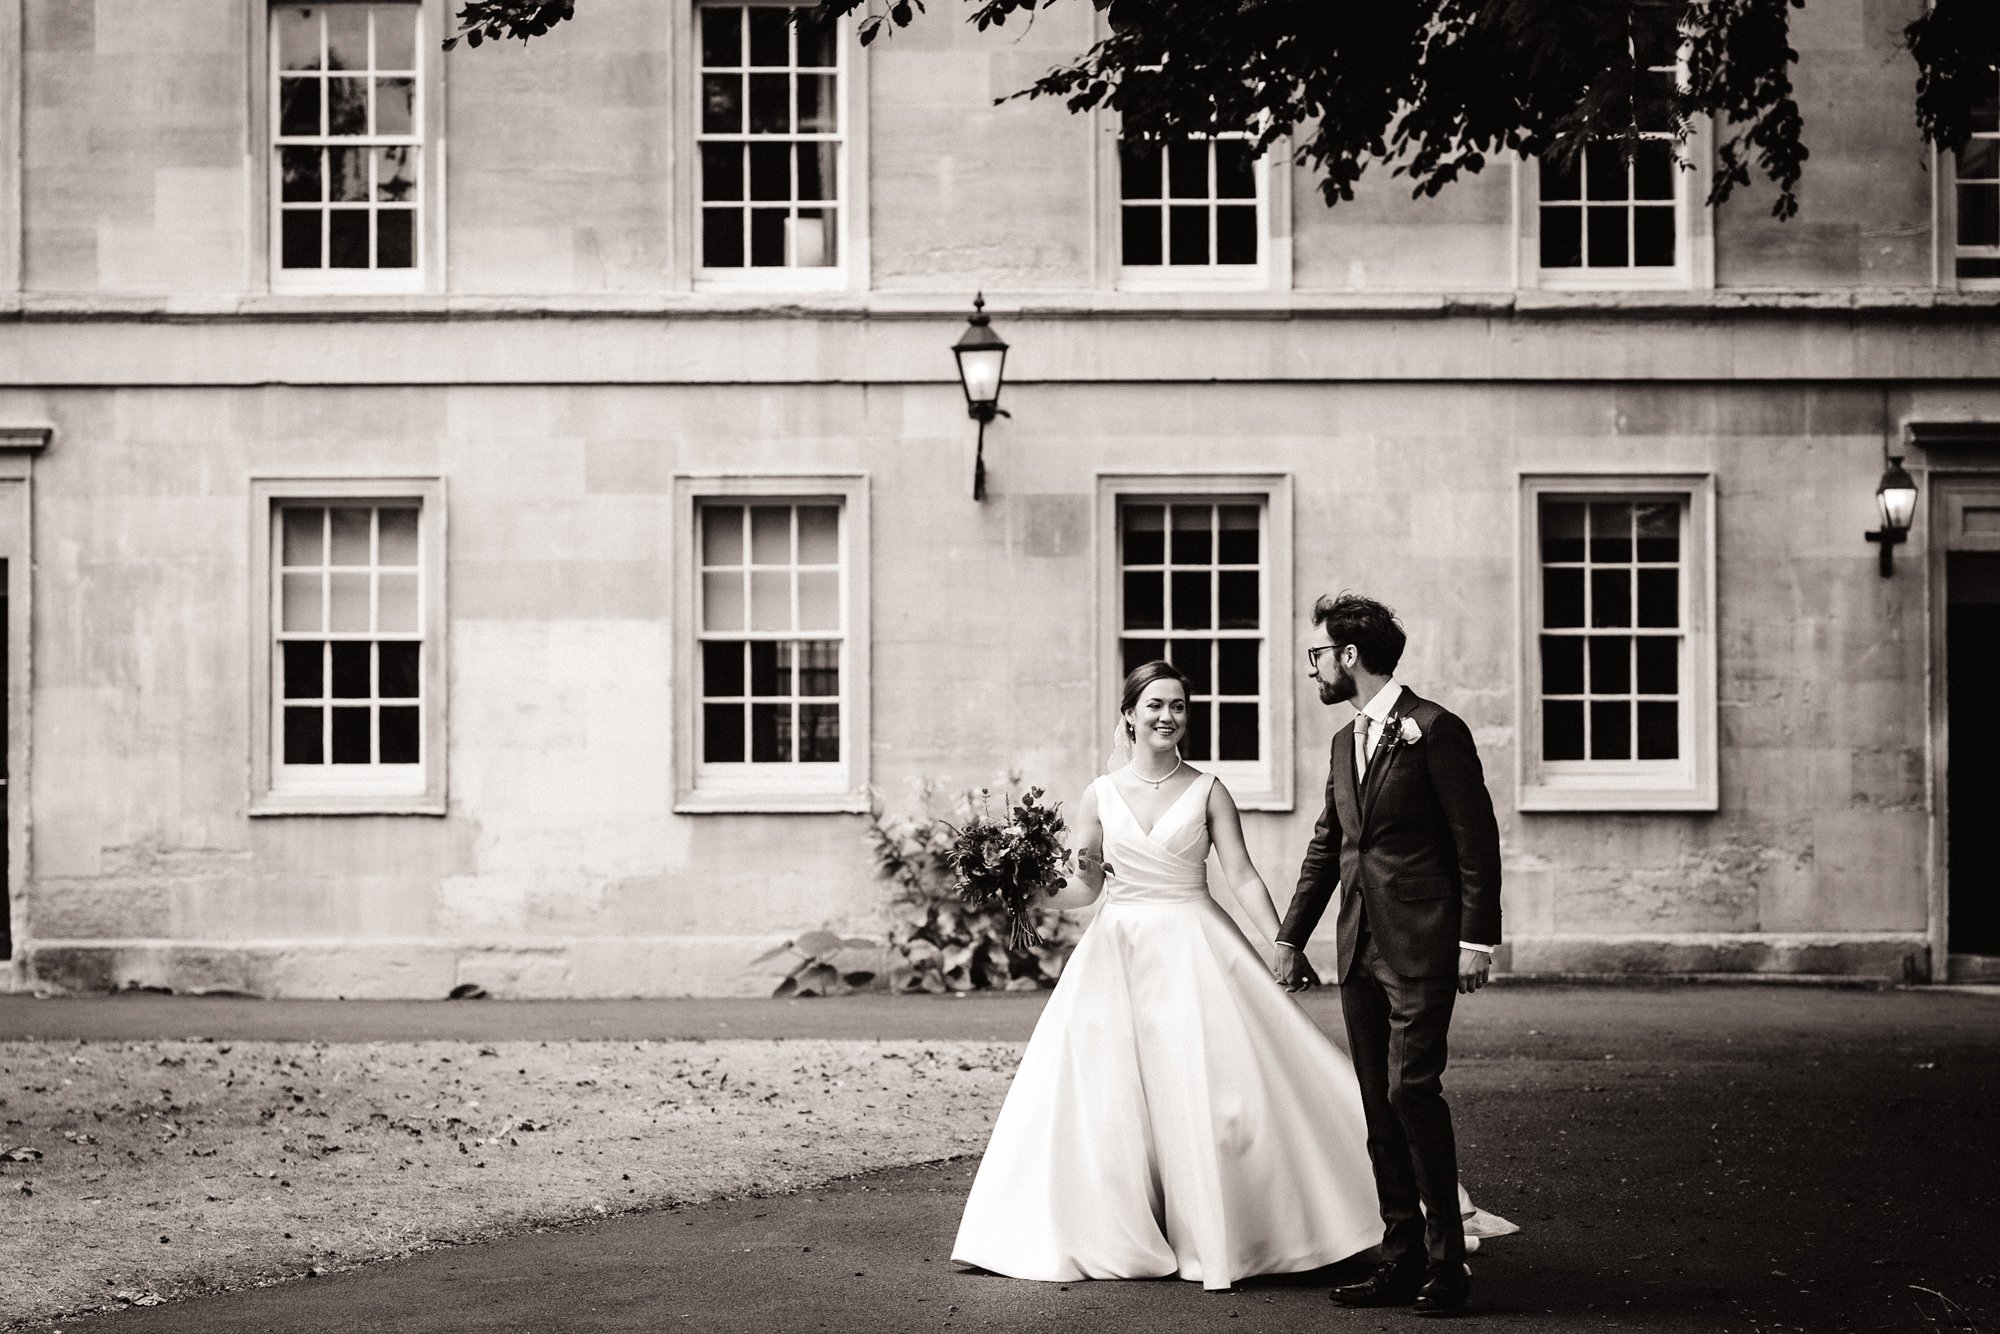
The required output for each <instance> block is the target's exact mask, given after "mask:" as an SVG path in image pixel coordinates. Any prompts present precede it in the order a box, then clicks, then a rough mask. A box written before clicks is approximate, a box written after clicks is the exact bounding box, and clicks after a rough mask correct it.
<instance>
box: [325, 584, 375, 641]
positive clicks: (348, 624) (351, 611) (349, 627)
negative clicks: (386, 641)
mask: <svg viewBox="0 0 2000 1334" xmlns="http://www.w3.org/2000/svg"><path fill="white" fill-rule="evenodd" d="M327 584H328V592H329V594H330V595H331V611H332V616H331V619H330V620H329V622H328V625H327V628H328V629H330V630H340V631H347V632H362V631H367V630H369V629H372V628H373V627H372V626H370V625H369V623H368V575H367V574H366V573H365V572H355V573H340V574H332V575H329V576H327Z"/></svg>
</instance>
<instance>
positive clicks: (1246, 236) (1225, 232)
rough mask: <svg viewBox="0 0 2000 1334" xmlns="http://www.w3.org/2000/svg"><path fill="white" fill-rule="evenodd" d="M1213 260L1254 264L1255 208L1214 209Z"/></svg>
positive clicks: (1255, 241) (1255, 250)
mask: <svg viewBox="0 0 2000 1334" xmlns="http://www.w3.org/2000/svg"><path fill="white" fill-rule="evenodd" d="M1215 262H1216V263H1217V264H1255V263H1256V262H1257V210H1256V209H1255V208H1244V207H1235V208H1218V209H1216V210H1215Z"/></svg>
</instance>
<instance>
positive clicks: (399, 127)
mask: <svg viewBox="0 0 2000 1334" xmlns="http://www.w3.org/2000/svg"><path fill="white" fill-rule="evenodd" d="M416 124H417V81H416V80H415V79H377V80H375V133H377V134H413V133H415V131H416Z"/></svg>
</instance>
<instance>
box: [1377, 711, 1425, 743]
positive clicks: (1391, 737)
mask: <svg viewBox="0 0 2000 1334" xmlns="http://www.w3.org/2000/svg"><path fill="white" fill-rule="evenodd" d="M1423 739H1424V729H1423V728H1421V727H1418V726H1417V720H1416V719H1415V718H1412V717H1410V716H1409V715H1408V714H1404V715H1403V716H1401V717H1396V716H1395V715H1393V714H1392V715H1391V716H1390V717H1389V718H1388V719H1387V720H1386V721H1385V722H1384V723H1383V726H1382V740H1381V742H1380V743H1378V744H1381V745H1385V746H1388V747H1390V748H1391V749H1394V748H1395V747H1397V746H1414V745H1416V744H1417V742H1419V741H1422V740H1423Z"/></svg>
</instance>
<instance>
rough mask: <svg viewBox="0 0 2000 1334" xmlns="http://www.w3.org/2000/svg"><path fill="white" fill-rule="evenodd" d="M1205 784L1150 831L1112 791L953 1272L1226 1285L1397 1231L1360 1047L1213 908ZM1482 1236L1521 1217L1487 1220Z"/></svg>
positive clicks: (1103, 791)
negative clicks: (1092, 873)
mask: <svg viewBox="0 0 2000 1334" xmlns="http://www.w3.org/2000/svg"><path fill="white" fill-rule="evenodd" d="M1214 781H1215V779H1214V776H1213V775H1211V774H1203V775H1201V776H1200V777H1198V778H1196V779H1195V781H1194V782H1193V783H1192V784H1190V785H1189V786H1188V787H1187V789H1186V790H1184V791H1183V792H1182V793H1181V794H1180V796H1179V798H1178V799H1177V800H1175V801H1174V802H1173V804H1172V805H1170V806H1169V807H1168V808H1167V810H1166V811H1165V813H1164V814H1162V815H1161V816H1160V819H1159V822H1158V823H1157V824H1156V825H1155V826H1154V827H1153V829H1152V830H1151V831H1150V832H1148V831H1147V830H1145V829H1143V828H1141V827H1140V824H1139V821H1138V817H1137V816H1135V815H1134V814H1133V813H1132V810H1131V808H1130V807H1129V806H1128V805H1127V804H1126V802H1125V799H1124V797H1123V796H1122V795H1121V794H1120V793H1119V791H1118V789H1117V787H1116V786H1114V785H1113V783H1112V782H1111V780H1110V779H1109V778H1108V777H1107V778H1099V779H1098V780H1097V782H1096V788H1097V803H1098V811H1099V814H1100V817H1101V819H1102V823H1103V828H1104V860H1105V862H1106V863H1107V864H1108V865H1109V866H1110V867H1112V868H1114V869H1113V871H1112V872H1111V873H1109V874H1107V875H1106V877H1105V881H1104V888H1103V893H1102V897H1101V900H1100V906H1099V909H1098V913H1097V918H1096V920H1095V921H1093V922H1092V923H1091V924H1090V928H1089V930H1087V931H1086V932H1085V933H1084V936H1083V939H1082V940H1081V941H1080V942H1078V944H1077V947H1076V950H1075V952H1074V953H1073V954H1072V955H1071V957H1070V961H1069V964H1068V966H1067V967H1065V968H1064V969H1063V973H1062V978H1061V980H1060V982H1059V983H1058V984H1057V986H1056V989H1055V992H1054V994H1053V995H1051V996H1050V998H1049V1002H1048V1005H1047V1007H1046V1008H1045V1009H1044V1010H1043V1012H1042V1016H1041V1020H1040V1022H1039V1023H1037V1024H1036V1026H1035V1031H1034V1035H1033V1036H1032V1037H1031V1038H1030V1039H1029V1041H1028V1046H1027V1049H1026V1050H1025V1051H1024V1052H1023V1053H1022V1056H1021V1066H1020V1069H1019V1071H1018V1072H1017V1073H1016V1074H1015V1076H1014V1083H1013V1085H1012V1087H1010V1088H1009V1089H1008V1091H1007V1098H1006V1101H1005V1103H1004V1104H1003V1105H1002V1106H1001V1108H1000V1115H999V1117H998V1119H997V1120H996V1121H995V1123H994V1126H993V1138H992V1140H991V1141H990V1142H989V1143H988V1145H987V1147H986V1156H985V1157H984V1159H982V1160H981V1162H980V1164H979V1171H978V1174H977V1176H976V1177H975V1178H974V1180H973V1183H972V1193H971V1195H970V1196H969V1197H968V1198H967V1200H966V1204H965V1215H964V1218H963V1219H962V1220H961V1222H960V1224H959V1229H958V1239H957V1241H956V1242H955V1243H954V1244H953V1246H952V1259H953V1260H956V1261H958V1262H960V1263H962V1264H968V1265H974V1266H977V1267H978V1268H981V1269H986V1270H991V1271H992V1272H994V1273H996V1274H1005V1275H1008V1276H1010V1277H1014V1278H1026V1279H1041V1280H1046V1281H1065V1282H1066V1281H1072V1280H1076V1279H1086V1278H1159V1277H1164V1276H1166V1275H1169V1274H1178V1275H1179V1276H1180V1277H1182V1278H1185V1279H1192V1280H1197V1281H1199V1282H1200V1283H1201V1284H1202V1285H1203V1286H1204V1287H1207V1288H1211V1289H1221V1288H1227V1287H1229V1286H1231V1285H1232V1284H1233V1283H1234V1282H1235V1281H1236V1280H1238V1279H1240V1278H1245V1277H1248V1276H1250V1275H1253V1274H1277V1273H1297V1272H1300V1271H1304V1270H1309V1269H1317V1268H1319V1267H1321V1266H1323V1265H1328V1264H1332V1263H1333V1262H1334V1261H1337V1260H1340V1259H1343V1258H1345V1257H1347V1256H1350V1255H1353V1254H1355V1253H1356V1252H1357V1251H1361V1250H1365V1249H1367V1248H1369V1247H1371V1246H1373V1245H1375V1244H1376V1243H1377V1242H1379V1241H1380V1240H1381V1239H1382V1220H1381V1217H1380V1215H1379V1214H1378V1212H1377V1210H1376V1200H1375V1179H1374V1175H1373V1173H1372V1171H1371V1169H1370V1167H1369V1162H1368V1128H1367V1124H1366V1120H1365V1118H1364V1116H1363V1114H1362V1110H1361V1093H1360V1090H1359V1087H1358V1086H1357V1085H1356V1083H1355V1079H1354V1067H1353V1065H1352V1064H1351V1063H1350V1062H1349V1060H1348V1058H1347V1055H1346V1053H1344V1052H1343V1051H1341V1050H1340V1048H1338V1047H1336V1046H1334V1044H1333V1043H1332V1042H1330V1041H1328V1040H1327V1038H1326V1036H1325V1035H1324V1034H1323V1033H1321V1032H1320V1030H1319V1027H1318V1025H1316V1024H1315V1023H1314V1022H1313V1021H1312V1019H1311V1017H1310V1016H1308V1015H1307V1014H1306V1012H1305V1011H1304V1010H1303V1009H1302V1008H1300V1006H1299V1005H1298V1003H1297V1002H1296V1001H1294V1000H1293V999H1292V997H1291V996H1290V995H1288V994H1287V993H1286V992H1285V990H1284V988H1282V987H1280V986H1279V985H1278V983H1277V982H1276V981H1275V980H1274V979H1273V978H1272V976H1271V973H1270V970H1269V969H1268V968H1267V967H1266V965H1265V963H1264V960H1263V959H1262V958H1260V957H1259V955H1258V953H1257V950H1256V949H1255V948H1254V947H1253V946H1252V945H1251V944H1250V942H1249V941H1248V940H1247V939H1245V938H1244V935H1243V933H1242V932H1241V931H1240V930H1238V929H1237V926H1236V924H1235V923H1234V922H1233V921H1231V920H1230V918H1229V916H1228V915H1227V914H1226V913H1224V912H1223V911H1222V909H1221V907H1220V906H1219V905H1218V904H1217V903H1216V902H1215V900H1213V899H1212V898H1210V897H1209V894H1208V875H1207V859H1208V851H1209V834H1208V821H1207V818H1206V812H1207V808H1208V792H1209V788H1210V786H1211V785H1212V784H1213V783H1214ZM1460 1200H1461V1207H1462V1208H1464V1209H1466V1210H1468V1211H1469V1216H1468V1219H1467V1224H1468V1226H1467V1233H1468V1240H1470V1238H1471V1236H1472V1235H1473V1234H1474V1233H1475V1231H1476V1232H1479V1233H1483V1234H1484V1235H1499V1234H1500V1233H1501V1232H1511V1231H1513V1230H1514V1227H1513V1225H1512V1224H1509V1223H1506V1222H1505V1220H1502V1219H1498V1218H1494V1217H1493V1216H1491V1215H1484V1214H1477V1213H1474V1212H1470V1205H1469V1203H1468V1202H1466V1200H1465V1197H1464V1192H1463V1190H1461V1192H1460Z"/></svg>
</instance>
